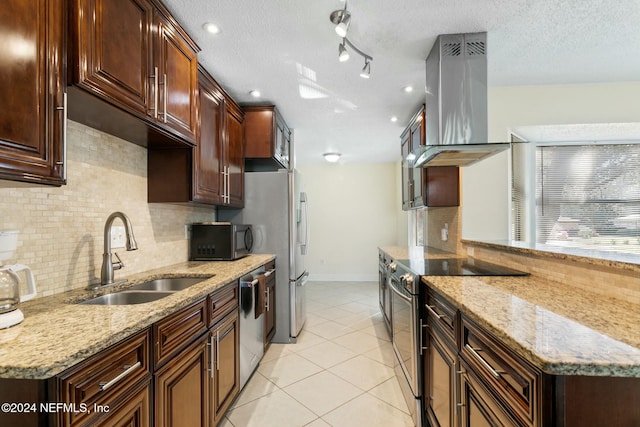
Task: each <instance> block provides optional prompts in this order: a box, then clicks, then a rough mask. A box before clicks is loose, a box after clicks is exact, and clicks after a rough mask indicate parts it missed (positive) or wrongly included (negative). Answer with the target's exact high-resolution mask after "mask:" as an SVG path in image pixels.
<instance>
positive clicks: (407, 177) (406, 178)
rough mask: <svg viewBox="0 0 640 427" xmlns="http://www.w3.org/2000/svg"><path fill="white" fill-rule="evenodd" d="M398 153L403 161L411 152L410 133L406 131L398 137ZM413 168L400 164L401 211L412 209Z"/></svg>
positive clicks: (404, 163)
mask: <svg viewBox="0 0 640 427" xmlns="http://www.w3.org/2000/svg"><path fill="white" fill-rule="evenodd" d="M400 151H401V154H402V159H405V158H406V157H407V155H408V154H409V153H410V152H411V132H409V131H406V132H405V133H403V134H402V136H401V137H400ZM413 171H414V169H413V168H410V167H408V166H407V164H406V162H404V161H403V162H402V209H403V210H408V209H411V208H413Z"/></svg>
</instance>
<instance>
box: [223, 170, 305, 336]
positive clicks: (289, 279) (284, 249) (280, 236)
mask: <svg viewBox="0 0 640 427" xmlns="http://www.w3.org/2000/svg"><path fill="white" fill-rule="evenodd" d="M244 180H245V181H244V209H218V220H220V221H231V222H233V223H236V224H251V225H252V226H253V238H254V244H253V249H252V252H254V253H271V254H275V255H276V256H277V258H276V332H275V335H274V337H273V340H272V342H277V343H289V342H295V341H296V337H297V336H298V334H299V333H300V330H301V329H302V326H303V325H304V321H305V320H306V295H305V284H306V282H307V279H308V277H309V273H308V272H307V270H306V268H305V264H304V257H305V254H306V253H307V250H308V247H309V215H308V212H309V211H308V207H307V206H308V205H307V195H306V193H304V192H303V191H302V190H301V180H300V174H299V172H297V171H295V170H286V169H280V170H278V171H272V172H247V173H245V177H244Z"/></svg>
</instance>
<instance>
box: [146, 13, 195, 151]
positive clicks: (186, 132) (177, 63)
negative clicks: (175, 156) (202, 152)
mask: <svg viewBox="0 0 640 427" xmlns="http://www.w3.org/2000/svg"><path fill="white" fill-rule="evenodd" d="M155 21H156V23H157V28H158V40H157V49H156V51H155V55H154V56H155V61H156V63H157V66H158V73H159V74H158V86H157V87H158V91H159V93H158V97H157V99H158V103H159V105H158V111H159V114H158V119H159V120H160V121H161V122H162V123H164V124H165V125H166V126H167V127H169V128H171V129H172V130H173V131H174V132H175V133H177V134H179V135H181V136H183V137H185V138H187V140H189V141H191V142H195V135H196V97H197V95H196V93H197V89H198V58H197V57H196V53H195V52H194V50H193V49H192V48H191V47H190V46H189V45H188V44H187V42H186V41H185V40H184V38H183V37H182V36H181V35H180V33H179V32H178V31H177V30H176V28H175V27H174V26H173V25H171V23H170V22H169V21H167V20H166V19H165V18H164V17H162V16H161V15H159V14H158V13H156V19H155Z"/></svg>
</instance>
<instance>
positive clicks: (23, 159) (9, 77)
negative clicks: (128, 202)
mask: <svg viewBox="0 0 640 427" xmlns="http://www.w3.org/2000/svg"><path fill="white" fill-rule="evenodd" d="M65 11H66V7H65V1H64V0H48V1H45V0H9V1H5V2H3V3H2V7H1V8H0V28H2V41H3V46H2V61H0V81H1V82H2V84H0V99H2V100H3V104H4V105H3V107H4V108H3V112H2V114H0V179H9V180H15V181H25V182H35V183H41V184H52V185H62V184H64V183H65V164H64V162H65V140H64V126H65V113H66V110H65V108H66V107H65V105H64V104H65V99H64V98H65V90H64V88H65V80H66V78H65V53H64V47H65V40H66V37H65V34H66V32H65V30H64V29H65V24H66V13H65Z"/></svg>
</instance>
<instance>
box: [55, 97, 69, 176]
mask: <svg viewBox="0 0 640 427" xmlns="http://www.w3.org/2000/svg"><path fill="white" fill-rule="evenodd" d="M56 110H58V111H62V160H60V161H57V162H56V166H61V167H62V179H64V180H65V181H66V180H67V114H68V109H67V92H64V93H63V94H62V106H60V107H56Z"/></svg>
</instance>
